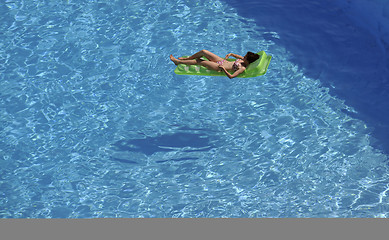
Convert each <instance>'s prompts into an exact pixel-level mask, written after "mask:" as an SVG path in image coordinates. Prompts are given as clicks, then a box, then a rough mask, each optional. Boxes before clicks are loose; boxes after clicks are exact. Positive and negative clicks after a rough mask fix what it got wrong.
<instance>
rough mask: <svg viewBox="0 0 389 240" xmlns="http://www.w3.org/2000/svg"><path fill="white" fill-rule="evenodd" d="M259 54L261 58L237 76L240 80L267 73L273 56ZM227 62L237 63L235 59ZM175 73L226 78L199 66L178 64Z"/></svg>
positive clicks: (219, 73)
mask: <svg viewBox="0 0 389 240" xmlns="http://www.w3.org/2000/svg"><path fill="white" fill-rule="evenodd" d="M257 54H258V55H259V56H260V57H259V59H258V60H256V61H255V62H253V63H251V64H250V65H249V66H248V68H247V69H246V70H245V71H244V72H243V73H241V74H239V75H238V76H237V77H238V78H250V77H257V76H261V75H264V74H265V73H266V71H267V68H268V67H269V64H270V60H271V57H272V56H271V55H266V53H265V51H260V52H258V53H257ZM227 60H228V61H232V62H233V61H235V59H227ZM174 72H175V73H176V74H178V75H203V76H226V74H225V73H224V72H222V71H221V72H217V71H213V70H209V69H207V68H206V67H203V66H198V65H185V64H178V65H177V67H176V69H175V70H174ZM231 74H232V72H231Z"/></svg>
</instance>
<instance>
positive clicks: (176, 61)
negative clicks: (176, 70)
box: [170, 54, 179, 65]
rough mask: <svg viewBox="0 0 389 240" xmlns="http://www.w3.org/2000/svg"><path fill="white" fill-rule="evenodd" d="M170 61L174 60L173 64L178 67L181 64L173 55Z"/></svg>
mask: <svg viewBox="0 0 389 240" xmlns="http://www.w3.org/2000/svg"><path fill="white" fill-rule="evenodd" d="M170 60H172V62H174V64H176V65H178V64H179V62H178V60H177V58H175V57H173V55H172V54H170Z"/></svg>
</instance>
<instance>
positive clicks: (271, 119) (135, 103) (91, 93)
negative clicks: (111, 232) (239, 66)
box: [0, 0, 389, 218]
mask: <svg viewBox="0 0 389 240" xmlns="http://www.w3.org/2000/svg"><path fill="white" fill-rule="evenodd" d="M268 2H270V1H268ZM271 2H272V3H267V5H263V6H261V5H258V3H256V2H251V1H249V2H248V3H245V4H237V1H232V0H231V1H230V0H228V1H212V2H211V3H210V2H209V1H202V0H196V1H193V0H160V1H149V0H148V1H144V0H138V1H130V0H117V1H103V0H95V1H93V0H90V1H86V0H79V1H76V0H74V1H73V0H68V1H54V0H46V1H33V0H30V1H27V0H25V1H11V0H6V1H2V2H1V4H0V39H1V41H0V90H1V91H0V116H1V117H0V121H1V124H0V134H1V138H0V139H1V140H0V217H1V218H97V217H102V218H108V217H115V218H122V217H388V216H389V193H388V190H389V169H388V162H387V160H388V157H387V155H386V154H385V144H384V138H383V137H382V135H383V134H384V133H381V135H380V134H379V132H377V130H376V129H377V128H379V127H382V129H384V128H385V126H384V124H382V118H381V115H379V116H374V115H373V114H372V115H369V114H368V112H367V111H366V109H369V107H368V106H369V105H368V106H367V107H366V106H365V105H363V103H366V101H365V100H366V97H368V96H369V97H372V96H370V94H372V93H375V91H376V89H378V88H379V87H378V86H376V85H375V84H377V83H376V80H377V81H378V80H382V79H383V77H384V76H383V75H382V74H383V73H384V72H385V71H386V68H385V67H386V66H385V64H382V62H383V63H385V54H384V51H382V48H381V47H380V46H379V44H377V42H376V39H375V38H374V37H373V35H371V34H369V33H368V31H365V30H363V29H362V28H358V27H355V26H354V25H353V24H352V22H351V20H348V19H349V18H347V17H346V15H342V14H341V11H339V10H337V9H336V7H334V6H333V7H329V8H328V10H327V11H325V10H322V8H316V7H317V6H315V5H309V4H308V5H305V4H304V3H299V2H298V1H292V2H294V4H295V5H294V6H295V9H293V8H290V11H285V12H282V11H281V10H282V9H286V7H288V6H289V5H288V3H287V2H288V1H271ZM301 2H306V1H301ZM289 3H290V2H289ZM247 4H248V5H247ZM250 4H251V5H250ZM258 7H260V8H264V9H266V14H264V13H261V14H259V15H258V14H257V13H256V12H254V10H253V9H258ZM301 9H304V10H305V11H304V12H310V14H313V15H312V16H311V15H307V16H304V15H302V14H298V13H299V11H300V10H301ZM280 11H281V12H280ZM286 12H288V13H295V14H291V15H288V14H285V13H286ZM314 13H317V14H319V13H320V14H319V15H314ZM261 16H262V18H261ZM273 16H277V17H276V18H274V19H273ZM292 16H293V17H292ZM298 16H300V18H298V19H300V20H298V19H295V18H294V17H296V18H297V17H298ZM313 16H320V18H315V17H313ZM331 17H332V18H331ZM334 17H339V19H342V21H341V24H339V25H338V24H336V22H339V21H334V20H333V18H334ZM289 18H290V19H289ZM307 19H309V20H310V24H308V25H304V24H303V25H298V24H302V23H305V22H306V20H307ZM335 20H336V19H335ZM316 24H321V25H323V24H324V27H323V29H324V30H323V29H318V28H317V27H316V26H317V25H316ZM299 26H300V27H299ZM301 26H307V27H308V28H306V29H302V28H301ZM331 26H332V28H331ZM288 29H289V30H288ZM332 29H333V30H332ZM342 29H343V30H342ZM346 30H347V31H346ZM322 31H324V32H325V33H326V34H323V32H322ZM340 32H342V33H343V35H339V33H340ZM318 39H320V40H321V41H320V42H319V43H318V42H317V40H318ZM350 39H352V40H353V41H351V40H350ZM313 42H315V43H313ZM358 44H361V46H360V47H361V48H362V46H363V47H365V46H368V51H365V52H364V54H365V55H363V56H368V57H369V59H373V60H371V61H367V60H362V63H363V67H364V68H363V69H361V65H360V63H359V62H356V61H354V59H356V58H357V59H359V58H360V56H361V55H360V54H361V53H360V52H359V51H356V49H358ZM304 46H305V47H304ZM203 48H206V49H209V50H212V51H213V52H215V53H217V54H219V55H222V56H223V55H225V54H227V53H229V52H234V53H240V54H244V53H245V51H248V50H251V51H257V50H258V51H259V50H265V51H266V52H267V53H268V54H271V55H272V56H273V59H272V62H271V64H270V66H269V69H268V72H267V73H266V75H264V76H261V77H257V78H252V79H233V80H229V79H228V78H225V77H200V76H178V75H175V74H174V73H173V69H174V65H173V64H172V63H171V62H170V60H169V58H168V56H169V54H173V55H175V56H180V55H185V54H190V53H194V52H195V51H197V50H200V49H203ZM334 48H335V49H334ZM323 53H328V55H322V54H323ZM336 53H338V54H336ZM336 56H337V57H336ZM347 56H352V57H347ZM382 59H383V61H380V60H382ZM339 65H341V66H342V68H341V69H340V68H337V66H339ZM334 69H338V70H336V71H335V70H334ZM369 73H370V74H369ZM354 74H356V75H357V77H356V75H354ZM360 74H361V75H360ZM370 76H373V80H374V81H373V82H371V83H369V84H365V85H364V86H362V85H363V80H364V79H366V78H367V77H370ZM353 77H356V78H355V81H354V79H353ZM361 84H362V85H361ZM351 85H354V86H356V88H355V89H351V90H350V89H347V88H349V86H351ZM369 86H372V87H371V88H368V87H369ZM362 89H370V90H369V91H367V92H361V91H359V90H362ZM371 89H372V90H371ZM347 90H350V91H355V94H362V95H361V97H360V98H355V97H353V96H354V95H350V94H349V93H350V92H349V91H347ZM382 96H385V95H382ZM382 96H381V97H382ZM372 99H376V98H374V97H372ZM378 100H381V99H378V98H377V99H376V102H377V104H378V102H379V101H378ZM376 107H378V106H376ZM384 109H385V108H384ZM372 110H374V109H372ZM373 113H374V111H373ZM384 117H385V116H384ZM381 143H382V144H381Z"/></svg>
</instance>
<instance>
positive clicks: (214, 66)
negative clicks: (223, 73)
mask: <svg viewBox="0 0 389 240" xmlns="http://www.w3.org/2000/svg"><path fill="white" fill-rule="evenodd" d="M170 60H172V61H173V62H174V64H176V65H178V64H185V65H199V66H204V67H206V68H208V69H210V70H214V71H220V68H219V64H218V63H215V62H211V61H206V60H201V59H199V58H197V59H189V60H182V59H177V58H175V57H173V55H170Z"/></svg>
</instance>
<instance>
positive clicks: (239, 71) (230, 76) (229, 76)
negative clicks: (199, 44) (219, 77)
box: [219, 65, 246, 79]
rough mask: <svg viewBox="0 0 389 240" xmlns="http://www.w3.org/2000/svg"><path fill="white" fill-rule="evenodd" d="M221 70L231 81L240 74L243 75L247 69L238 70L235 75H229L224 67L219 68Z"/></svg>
mask: <svg viewBox="0 0 389 240" xmlns="http://www.w3.org/2000/svg"><path fill="white" fill-rule="evenodd" d="M219 68H221V69H222V70H223V72H224V73H225V74H226V75H227V77H228V78H229V79H231V78H234V77H237V76H238V75H239V74H241V73H242V72H244V70H246V68H245V67H243V66H242V67H241V68H239V69H238V70H236V71H235V72H234V73H233V74H231V73H229V72H228V71H227V70H226V68H225V67H223V66H222V65H220V66H219Z"/></svg>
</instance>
